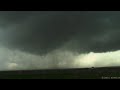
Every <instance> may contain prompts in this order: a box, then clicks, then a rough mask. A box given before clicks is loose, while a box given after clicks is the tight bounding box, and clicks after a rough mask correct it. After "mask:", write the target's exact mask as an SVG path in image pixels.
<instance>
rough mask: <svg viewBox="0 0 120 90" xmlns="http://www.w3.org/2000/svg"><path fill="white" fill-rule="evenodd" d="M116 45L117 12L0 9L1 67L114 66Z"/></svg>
mask: <svg viewBox="0 0 120 90" xmlns="http://www.w3.org/2000/svg"><path fill="white" fill-rule="evenodd" d="M119 48H120V12H119V11H0V70H8V69H12V70H14V69H43V68H73V67H75V68H81V67H91V66H95V67H97V66H99V67H102V66H116V65H120V60H119V59H118V58H120V54H119V52H120V51H119ZM111 56H112V57H111ZM78 57H79V58H78ZM116 60H117V61H116ZM76 62H77V63H76ZM88 62H89V64H88ZM96 62H97V63H96ZM118 62H119V63H118ZM75 63H76V64H75ZM103 63H104V64H103Z"/></svg>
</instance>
